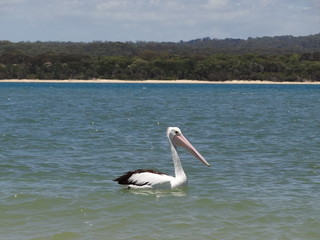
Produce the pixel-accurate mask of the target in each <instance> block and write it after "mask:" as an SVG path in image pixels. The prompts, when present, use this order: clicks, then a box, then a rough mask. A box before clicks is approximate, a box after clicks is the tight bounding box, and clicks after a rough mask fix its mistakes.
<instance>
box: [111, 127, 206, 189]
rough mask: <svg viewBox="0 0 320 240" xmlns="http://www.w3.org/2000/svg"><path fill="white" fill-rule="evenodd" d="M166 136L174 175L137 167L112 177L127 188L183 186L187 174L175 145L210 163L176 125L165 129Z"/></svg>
mask: <svg viewBox="0 0 320 240" xmlns="http://www.w3.org/2000/svg"><path fill="white" fill-rule="evenodd" d="M167 137H168V140H169V143H170V147H171V154H172V160H173V165H174V171H175V176H174V177H173V176H169V175H166V174H164V173H162V172H158V171H155V170H151V169H137V170H135V171H130V172H127V173H125V174H124V175H122V176H120V177H118V178H116V179H114V180H113V181H117V182H118V183H119V184H122V185H125V186H126V187H127V188H156V189H159V188H160V189H163V188H164V189H170V188H176V187H180V186H183V185H185V184H186V183H187V176H186V174H185V173H184V171H183V168H182V165H181V161H180V157H179V154H178V151H177V147H183V148H185V149H187V150H188V151H189V152H190V153H191V154H192V155H193V156H195V157H196V158H197V159H199V160H200V161H201V162H203V163H204V164H205V165H207V166H208V167H210V164H209V163H208V162H207V161H206V160H205V159H204V157H203V156H202V155H201V154H200V153H199V152H198V151H197V150H196V149H195V148H194V147H193V146H192V145H191V143H190V142H189V141H188V140H187V139H186V138H185V137H184V136H183V135H182V132H181V130H180V129H179V128H177V127H169V128H168V129H167Z"/></svg>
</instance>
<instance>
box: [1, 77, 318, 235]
mask: <svg viewBox="0 0 320 240" xmlns="http://www.w3.org/2000/svg"><path fill="white" fill-rule="evenodd" d="M0 112H1V118H0V239H1V240H2V239H3V240H17V239H19V240H20V239H21V240H49V239H50V240H52V239H55V240H60V239H63V240H65V239H66V240H68V239H81V240H84V239H93V240H100V239H139V240H140V239H219V240H221V239H225V240H233V239H237V240H239V239H240V240H242V239H243V240H245V239H259V240H264V239H266V240H270V239H283V240H285V239H288V240H293V239H296V240H301V239H303V240H305V239H308V240H309V239H310V240H311V239H315V240H316V239H317V240H318V239H320V120H319V119H320V86H318V85H193V84H176V85H170V84H66V83H64V84H59V83H56V84H54V83H36V84H31V83H18V84H15V83H0ZM168 126H178V127H180V128H181V130H182V131H183V133H184V135H185V136H186V137H187V138H188V139H189V140H190V142H191V143H192V144H193V145H194V146H196V148H197V149H198V150H199V152H201V153H202V155H203V156H204V157H205V158H206V159H207V160H208V161H209V162H210V163H211V164H212V165H213V166H212V167H211V168H208V167H205V166H204V165H202V164H201V163H200V162H199V161H198V160H196V159H194V158H193V157H192V156H191V155H190V154H188V153H187V152H185V151H183V150H181V151H180V154H181V159H182V163H183V166H184V169H185V172H186V174H187V176H188V181H189V184H188V187H186V188H183V189H177V190H163V191H146V190H144V191H137V190H125V189H122V188H121V186H119V185H117V184H116V183H115V182H113V181H112V179H114V178H115V177H117V176H119V175H121V174H122V173H124V172H126V171H129V170H134V169H138V168H154V169H157V170H159V171H162V172H166V173H168V174H171V175H172V174H173V166H172V160H171V155H170V150H169V145H168V142H167V139H166V136H165V132H166V128H167V127H168Z"/></svg>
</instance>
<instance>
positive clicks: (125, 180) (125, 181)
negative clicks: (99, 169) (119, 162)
mask: <svg viewBox="0 0 320 240" xmlns="http://www.w3.org/2000/svg"><path fill="white" fill-rule="evenodd" d="M144 172H149V173H154V174H160V175H161V174H164V173H162V172H158V171H155V170H153V169H137V170H134V171H130V172H127V173H125V174H124V175H122V176H120V177H118V178H116V179H113V181H116V182H118V183H119V184H122V185H130V184H133V185H137V186H144V185H147V184H148V182H145V183H137V182H135V181H131V180H130V178H131V176H132V175H133V174H139V173H144Z"/></svg>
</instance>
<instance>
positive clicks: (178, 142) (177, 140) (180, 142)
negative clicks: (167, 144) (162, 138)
mask: <svg viewBox="0 0 320 240" xmlns="http://www.w3.org/2000/svg"><path fill="white" fill-rule="evenodd" d="M172 143H173V144H174V145H175V146H180V147H183V148H185V149H187V150H188V151H189V152H190V153H191V154H192V155H193V156H195V157H196V158H197V159H199V160H200V161H201V162H203V163H204V164H205V165H207V166H208V167H210V166H211V165H210V164H209V163H208V162H207V160H205V159H204V157H203V156H202V155H201V154H200V153H199V152H198V151H197V149H195V147H194V146H192V144H191V143H190V142H189V141H188V140H187V139H186V138H185V137H184V136H183V135H182V134H181V133H180V134H176V135H175V136H174V137H173V138H172Z"/></svg>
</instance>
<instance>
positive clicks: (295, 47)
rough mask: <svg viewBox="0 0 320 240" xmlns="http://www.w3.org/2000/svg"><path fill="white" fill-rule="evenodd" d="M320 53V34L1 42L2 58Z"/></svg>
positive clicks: (0, 52)
mask: <svg viewBox="0 0 320 240" xmlns="http://www.w3.org/2000/svg"><path fill="white" fill-rule="evenodd" d="M319 50H320V33H319V34H315V35H309V36H302V37H293V36H276V37H260V38H248V39H246V40H244V39H232V38H227V39H211V38H209V37H206V38H199V39H195V40H191V41H180V42H143V41H138V42H108V41H106V42H101V41H95V42H88V43H86V42H18V43H13V42H10V41H0V55H2V54H5V53H10V52H13V51H19V52H21V53H24V54H26V55H31V56H35V55H39V54H44V53H48V52H52V53H64V54H77V55H88V56H91V57H93V56H137V55H141V54H142V53H143V52H145V51H147V52H153V53H156V54H162V53H167V54H175V55H182V56H191V55H195V54H198V55H212V54H247V53H253V54H293V53H298V54H302V53H305V52H314V51H319Z"/></svg>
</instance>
